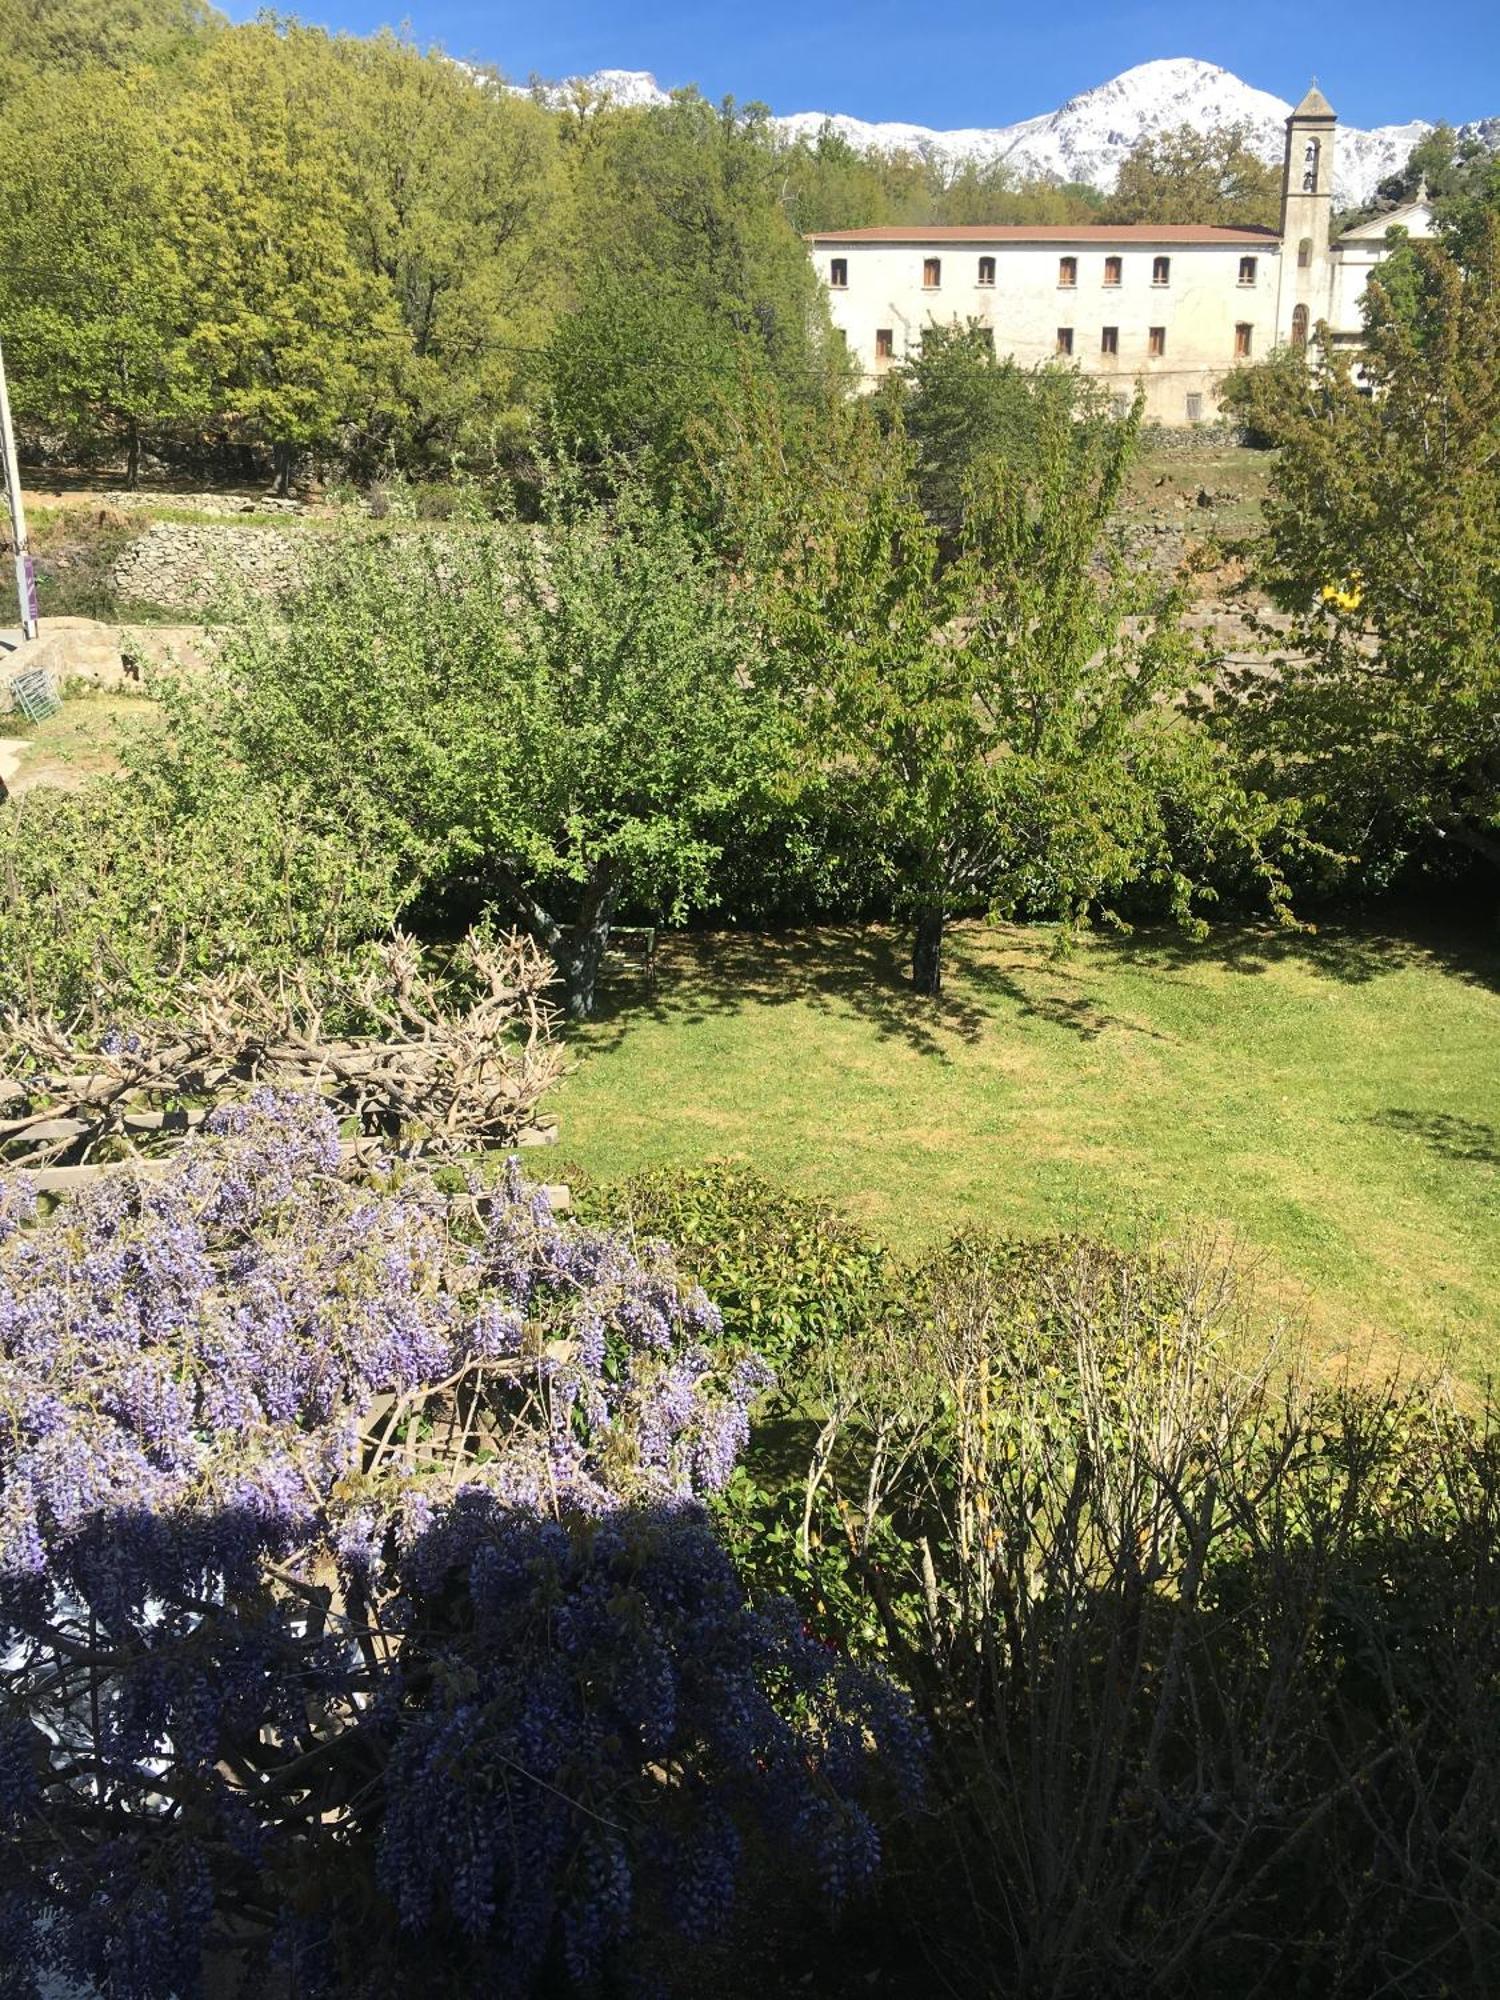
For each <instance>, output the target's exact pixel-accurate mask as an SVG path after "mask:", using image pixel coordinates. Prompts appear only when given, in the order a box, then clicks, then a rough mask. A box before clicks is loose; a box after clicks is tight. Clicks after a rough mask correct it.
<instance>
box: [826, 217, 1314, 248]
mask: <svg viewBox="0 0 1500 2000" xmlns="http://www.w3.org/2000/svg"><path fill="white" fill-rule="evenodd" d="M807 240H808V241H809V242H810V243H912V244H922V243H1118V244H1119V245H1120V247H1121V248H1122V249H1129V248H1130V247H1131V246H1135V247H1137V248H1139V246H1140V245H1142V244H1149V243H1208V244H1213V243H1220V244H1228V243H1242V244H1246V245H1254V244H1259V243H1275V242H1277V241H1278V240H1279V239H1278V236H1277V232H1276V231H1275V230H1274V229H1261V228H1255V227H1251V226H1250V225H1248V224H1246V225H1244V226H1230V225H1228V224H1222V225H1221V224H1218V223H1206V222H1042V223H1033V222H1001V223H968V222H929V223H921V222H918V223H900V224H896V223H881V224H879V225H877V226H876V227H874V228H870V229H815V230H813V231H811V232H810V233H809V235H808V239H807Z"/></svg>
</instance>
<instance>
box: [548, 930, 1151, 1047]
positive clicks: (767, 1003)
mask: <svg viewBox="0 0 1500 2000" xmlns="http://www.w3.org/2000/svg"><path fill="white" fill-rule="evenodd" d="M1002 936H1003V934H1002V933H1000V932H998V931H995V930H991V929H989V928H987V927H980V926H969V927H965V928H961V929H955V930H953V931H951V932H950V934H949V937H948V940H947V943H946V946H945V961H946V968H947V970H946V984H945V990H944V992H943V993H942V994H941V995H940V996H939V998H937V999H936V1000H931V999H928V998H926V997H925V996H923V995H921V994H918V993H915V992H913V990H912V985H911V975H910V967H909V964H908V948H909V947H908V942H907V937H906V934H905V933H904V932H902V931H900V930H894V929H890V928H887V927H884V926H881V927H876V926H860V925H852V924H844V925H830V926H827V927H824V928H821V929H817V930H805V931H787V932H778V933H774V934H766V933H757V934H755V935H744V934H740V933H736V932H729V933H724V932H718V933H713V934H708V935H704V934H691V933H689V934H685V935H680V936H674V937H672V938H670V939H668V940H667V941H666V942H665V945H664V947H663V951H662V959H663V963H662V966H661V969H660V973H659V976H658V979H657V982H656V985H655V987H654V988H649V987H648V985H647V983H646V981H645V980H644V979H643V978H640V977H637V976H636V975H634V974H630V973H621V972H620V971H618V970H617V969H616V968H615V967H614V966H613V965H611V967H610V969H609V975H608V977H607V978H606V980H605V981H604V982H603V983H602V984H601V988H600V994H599V1000H598V1004H597V1007H596V1011H595V1014H594V1018H593V1020H592V1022H591V1023H590V1024H589V1028H588V1030H587V1035H588V1040H589V1041H590V1043H591V1044H592V1045H593V1046H594V1047H596V1048H599V1047H603V1048H613V1047H616V1046H618V1044H619V1043H620V1042H621V1041H622V1040H623V1039H624V1037H625V1035H626V1033H627V1031H628V1030H629V1029H630V1027H631V1026H632V1025H634V1024H636V1023H638V1022H640V1021H642V1020H651V1021H657V1022H662V1023H668V1022H677V1023H681V1024H697V1023H701V1022H703V1021H707V1020H711V1019H713V1018H715V1017H719V1016H727V1015H732V1014H738V1013H740V1012H742V1011H743V1010H744V1009H745V1008H746V1007H752V1006H754V1007H784V1006H788V1005H790V1004H791V1003H792V1002H794V1001H795V1002H800V1003H801V1004H802V1005H803V1006H807V1007H811V1008H812V1009H813V1010H814V1011H816V1012H819V1013H824V1014H843V1015H845V1016H852V1017H853V1018H855V1019H858V1020H861V1021H863V1022H865V1023H866V1024H867V1025H869V1026H870V1027H871V1028H873V1029H874V1031H875V1033H876V1034H877V1036H879V1037H880V1038H881V1039H883V1040H890V1041H900V1042H904V1043H905V1044H906V1045H907V1047H908V1048H910V1049H912V1050H914V1051H915V1052H916V1053H917V1054H919V1055H925V1056H932V1057H935V1058H936V1059H937V1060H939V1061H942V1062H947V1061H951V1060H952V1051H953V1046H954V1044H955V1043H962V1044H965V1045H968V1046H973V1045H974V1044H976V1043H978V1042H979V1041H980V1040H981V1039H982V1038H983V1036H984V1034H985V1032H986V1030H987V1029H990V1028H992V1027H993V1026H994V1025H995V1024H996V1022H997V1021H998V1020H999V1019H1000V1018H1001V1017H1002V1016H1003V1015H1005V1014H1007V1013H1014V1014H1017V1015H1020V1016H1021V1017H1023V1018H1026V1019H1033V1020H1040V1021H1046V1022H1049V1023H1050V1024H1051V1025H1053V1026H1054V1027H1060V1028H1064V1029H1067V1030H1068V1031H1069V1032H1071V1033H1073V1034H1076V1035H1078V1036H1080V1037H1081V1038H1082V1039H1084V1040H1086V1041H1089V1040H1093V1039H1095V1038H1096V1037H1097V1036H1099V1035H1101V1034H1103V1033H1104V1032H1105V1031H1106V1030H1108V1029H1111V1028H1115V1029H1127V1030H1130V1031H1132V1032H1135V1033H1144V1034H1153V1035H1154V1034H1155V1032H1156V1031H1155V1030H1154V1029H1150V1028H1146V1027H1144V1026H1142V1024H1140V1023H1138V1022H1134V1021H1127V1020H1124V1019H1122V1018H1121V1017H1119V1016H1117V1015H1113V1014H1110V1013H1109V1012H1107V1011H1106V1010H1105V1009H1103V1008H1102V1007H1100V1006H1099V1004H1098V1003H1097V1002H1096V1001H1095V1000H1093V999H1092V998H1090V997H1089V996H1088V994H1087V993H1086V992H1084V991H1082V990H1080V991H1079V992H1078V993H1077V994H1075V995H1066V994H1062V993H1058V992H1056V991H1055V990H1048V989H1049V987H1050V988H1055V987H1056V985H1057V983H1058V982H1059V980H1063V979H1069V980H1072V981H1073V982H1075V983H1076V984H1077V985H1078V986H1079V987H1080V989H1081V988H1082V986H1083V983H1084V973H1083V972H1082V971H1079V972H1069V971H1068V970H1067V968H1066V967H1065V965H1062V964H1059V963H1053V964H1045V963H1038V964H1037V965H1034V966H1021V965H1018V964H1015V963H1011V964H1006V963H1001V962H999V960H998V956H997V944H998V942H999V940H1000V939H1001V938H1002ZM1012 957H1014V954H1012Z"/></svg>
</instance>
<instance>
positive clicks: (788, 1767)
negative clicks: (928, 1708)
mask: <svg viewBox="0 0 1500 2000" xmlns="http://www.w3.org/2000/svg"><path fill="white" fill-rule="evenodd" d="M717 1333H718V1323H717V1315H716V1313H715V1311H714V1308H713V1306H712V1305H711V1304H710V1303H709V1301H708V1300H707V1299H706V1298H704V1297H703V1295H702V1294H701V1293H697V1292H694V1291H689V1290H687V1289H686V1288H684V1287H683V1286H682V1285H681V1284H680V1283H679V1281H678V1279H677V1277H676V1274H675V1272H674V1269H673V1266H672V1262H671V1259H670V1256H669V1254H668V1253H667V1252H666V1250H665V1249H664V1248H663V1247H662V1246H659V1245H645V1246H632V1245H631V1244H630V1243H628V1242H626V1241H625V1240H623V1239H622V1238H620V1237H618V1236H615V1235H611V1234H607V1233H601V1232H596V1231H589V1230H586V1229H582V1228H577V1227H573V1226H569V1225H568V1224H567V1223H566V1222H564V1221H562V1220H560V1219H559V1218H558V1217H556V1216H555V1215H554V1214H553V1212H552V1210H551V1207H550V1205H549V1203H548V1201H547V1199H546V1196H545V1195H544V1194H543V1193H542V1192H541V1191H540V1190H536V1189H532V1188H529V1187H528V1186H527V1185H526V1184H525V1183H524V1182H523V1181H522V1180H521V1178H520V1176H519V1173H518V1172H517V1171H516V1170H515V1169H514V1168H513V1167H512V1168H510V1169H508V1170H507V1172H506V1175H505V1177H504V1178H503V1180H502V1181H501V1183H500V1185H499V1186H498V1187H496V1188H495V1189H493V1190H490V1191H485V1190H482V1189H481V1188H479V1187H478V1186H477V1185H473V1186H469V1187H468V1188H466V1189H463V1190H460V1191H458V1192H453V1191H449V1190H445V1189H443V1188H441V1187H439V1186H438V1185H437V1184H436V1182H435V1181H434V1179H433V1178H432V1176H431V1175H430V1174H428V1173H424V1172H417V1171H412V1170H410V1169H409V1168H408V1169H392V1171H391V1172H390V1173H389V1174H388V1175H385V1176H383V1177H382V1176H364V1177H355V1178H351V1177H350V1175H349V1174H348V1173H347V1172H345V1171H341V1169H340V1159H339V1144H338V1132H337V1129H336V1127H335V1125H334V1123H333V1121H332V1119H331V1117H330V1116H329V1114H328V1113H327V1111H326V1110H325V1109H323V1108H322V1107H321V1106H320V1105H319V1104H318V1103H317V1101H316V1100H309V1099H305V1098H295V1097H287V1096H278V1095H275V1094H270V1093H267V1094H264V1095H262V1096H260V1097H258V1098H257V1099H255V1100H254V1101H253V1102H252V1103H251V1104H249V1105H246V1106H240V1107H236V1108H235V1109H233V1110H232V1111H228V1112H225V1113H221V1114H217V1115H216V1117H215V1119H214V1120H213V1121H212V1129H210V1131H209V1132H208V1133H207V1134H206V1136H205V1137H203V1138H202V1139H201V1140H199V1141H197V1142H195V1143H194V1144H192V1145H190V1146H189V1147H187V1148H186V1149H184V1151H183V1152H182V1153H181V1154H180V1155H178V1156H176V1157H175V1158H174V1159H173V1161H172V1162H171V1164H170V1166H169V1167H168V1168H167V1169H166V1171H165V1172H162V1173H159V1174H154V1175H151V1176H149V1177H148V1176H140V1177H137V1176H136V1175H135V1174H134V1173H132V1172H131V1171H129V1170H127V1169H122V1170H121V1171H120V1172H119V1173H118V1174H114V1175H111V1176H109V1177H107V1178H105V1179H103V1180H101V1181H99V1182H97V1183H95V1184H93V1185H92V1186H90V1187H88V1188H87V1189H86V1190H83V1191H80V1192H79V1193H78V1194H76V1195H75V1196H73V1197H72V1198H71V1199H69V1200H68V1201H66V1202H65V1203H64V1204H63V1205H62V1206H61V1207H59V1208H58V1209H57V1210H56V1211H55V1212H54V1213H52V1214H50V1215H46V1216H41V1215H38V1214H37V1213H36V1212H35V1208H34V1204H32V1203H31V1202H29V1201H28V1199H27V1198H26V1196H25V1194H24V1192H23V1191H22V1190H20V1189H18V1188H15V1187H11V1188H6V1187H4V1186H0V1822H3V1824H4V1830H5V1837H6V1839H7V1841H8V1842H9V1844H10V1850H11V1851H12V1852H13V1853H14V1855H15V1856H16V1857H17V1867H16V1869H15V1870H13V1871H12V1873H13V1875H14V1876H15V1878H16V1879H15V1880H13V1881H10V1882H6V1883H4V1884H0V1933H3V1935H4V1937H5V1939H6V1940H7V1942H9V1941H11V1940H14V1939H16V1938H23V1939H25V1940H26V1941H27V1943H26V1947H25V1948H23V1949H12V1950H10V1951H8V1952H7V1953H6V1954H5V1960H6V1970H5V1971H4V1972H0V1994H8V1993H10V1992H12V1991H14V1992H15V1993H17V1994H27V1993H29V1992H31V1991H32V1990H33V1982H34V1980H35V1978H36V1977H38V1976H39V1975H40V1974H41V1973H42V1972H44V1971H45V1970H47V1969H48V1968H49V1967H51V1968H55V1969H57V1970H60V1971H62V1972H63V1973H65V1974H66V1975H67V1976H69V1977H72V1978H75V1979H87V1980H93V1981H95V1982H99V1983H103V1984H107V1987H108V1990H109V1991H110V1992H111V1993H112V1994H116V1995H121V1996H128V1995H136V1994H139V1995H143V1996H144V1995H147V1994H150V1995H152V1996H153V2000H156V1996H161V1995H163V1994H166V1993H176V1994H177V1995H179V1996H181V2000H186V1996H188V1995H190V1994H192V1993H194V1992H196V1991H198V1990H200V1987H201V1981H202V1977H203V1972H204V1966H205V1963H206V1962H207V1960H208V1959H210V1958H211V1956H212V1954H213V1952H214V1951H215V1950H216V1949H218V1950H230V1949H232V1951H233V1952H234V1954H235V1955H237V1957H238V1958H239V1959H240V1960H241V1961H243V1960H245V1959H247V1958H252V1957H254V1956H255V1954H256V1953H257V1952H259V1953H260V1954H261V1955H262V1957H263V1958H264V1959H265V1960H266V1961H267V1962H270V1961H271V1960H273V1959H279V1960H280V1962H282V1963H283V1964H285V1963H286V1961H287V1959H288V1956H289V1955H295V1961H296V1976H297V1979H298V1981H299V1982H300V1990H307V1989H309V1988H310V1986H311V1985H312V1984H313V1983H314V1975H315V1974H316V1973H317V1971H318V1970H319V1969H320V1968H321V1971H322V1973H323V1975H324V1976H325V1977H326V1978H327V1979H328V1981H329V1982H330V1983H331V1984H332V1985H334V1986H336V1987H337V1988H338V1989H339V1990H341V1991H354V1990H356V1985H355V1984H352V1983H351V1979H352V1976H353V1975H352V1974H351V1963H352V1962H353V1961H354V1960H357V1959H358V1957H359V1956H360V1955H361V1954H362V1953H363V1950H364V1948H365V1946H366V1944H367V1942H368V1940H367V1938H366V1937H365V1936H363V1935H362V1936H361V1937H360V1938H359V1939H357V1940H355V1939H350V1938H349V1937H347V1936H345V1935H344V1934H343V1932H342V1931H341V1929H340V1914H339V1913H340V1911H342V1910H345V1909H347V1908H349V1907H358V1908H361V1909H362V1910H365V1911H368V1910H369V1909H370V1908H375V1909H376V1910H384V1911H385V1912H386V1913H387V1916H388V1921H389V1924H390V1931H391V1935H390V1947H391V1950H392V1951H393V1952H395V1953H397V1954H399V1953H400V1952H402V1951H406V1950H418V1951H420V1952H421V1953H423V1954H429V1955H430V1954H444V1953H445V1954H447V1955H448V1957H449V1959H450V1960H451V1961H452V1962H453V1963H454V1964H455V1965H459V1964H461V1963H462V1962H463V1961H464V1957H465V1954H470V1953H481V1954H482V1955H483V1960H484V1962H485V1963H486V1964H494V1965H496V1966H497V1967H498V1966H500V1965H504V1966H505V1967H506V1968H507V1969H508V1976H507V1977H506V1978H505V1979H502V1980H501V1982H500V1983H501V1985H502V1986H504V1989H505V1990H507V1991H518V1992H521V1991H525V1990H527V1989H528V1987H529V1986H530V1985H532V1984H533V1983H536V1982H538V1981H543V1980H546V1981H555V1980H558V1979H561V1980H571V1981H573V1982H574V1983H577V1984H580V1985H588V1984H589V1983H591V1982H593V1981H595V1980H596V1979H597V1978H598V1977H599V1976H600V1975H601V1974H602V1973H603V1971H604V1970H605V1969H606V1967H608V1966H609V1965H610V1964H612V1963H615V1962H617V1961H620V1960H624V1961H625V1962H629V1963H636V1962H638V1961H640V1960H641V1959H642V1957H643V1955H649V1951H650V1947H651V1943H652V1941H653V1940H657V1939H660V1938H661V1937H662V1936H663V1935H664V1934H665V1933H666V1932H667V1931H668V1930H669V1929H673V1928H675V1930H676V1932H677V1933H679V1934H681V1935H683V1936H686V1937H689V1938H692V1937H700V1936H703V1935H705V1934H707V1933H708V1932H709V1931H710V1930H712V1928H713V1927H714V1926H715V1925H716V1924H717V1922H718V1921H719V1919H720V1917H721V1916H722V1914H723V1913H724V1911H725V1910H726V1909H727V1907H728V1905H729V1903H730V1901H731V1900H732V1899H733V1897H734V1896H735V1895H736V1894H737V1893H738V1892H740V1891H742V1889H743V1886H744V1880H745V1876H746V1872H747V1868H748V1860H747V1857H748V1856H749V1855H750V1854H751V1852H752V1851H754V1850H756V1849H759V1851H762V1852H772V1851H774V1852H777V1853H782V1854H792V1853H795V1854H796V1855H797V1856H799V1857H800V1858H801V1860H802V1861H803V1862H804V1863H806V1864H808V1865H809V1866H811V1867H813V1868H815V1869H816V1871H817V1872H818V1874H819V1876H820V1878H821V1879H822V1880H823V1882H824V1883H825V1885H826V1887H827V1889H828V1891H829V1893H830V1895H832V1896H834V1897H835V1898H837V1897H839V1896H842V1895H843V1894H845V1893H847V1891H848V1890H849V1889H850V1888H852V1887H854V1886H856V1885H857V1884H858V1883H859V1882H860V1881H861V1880H863V1879H865V1878H866V1877H867V1876H868V1875H869V1873H870V1872H871V1870H872V1869H873V1867H874V1864H875V1859H876V1855H877V1842H876V1837H875V1828H874V1821H873V1819H872V1817H871V1804H872V1801H873V1800H874V1799H875V1798H877V1797H878V1796H879V1791H880V1788H881V1787H882V1786H885V1785H887V1784H895V1785H899V1786H901V1787H902V1788H904V1789H905V1790H907V1791H909V1790H910V1789H911V1788H912V1787H913V1786H914V1785H915V1784H916V1783H917V1781H918V1771H919V1765H920V1754H919V1745H918V1743H917V1740H916V1736H915V1733H914V1730H913V1726H912V1723H911V1720H910V1717H909V1715H908V1713H907V1711H906V1709H905V1708H904V1706H903V1704H902V1702H901V1701H900V1700H899V1699H898V1698H897V1697H896V1696H895V1694H894V1693H893V1692H892V1691H891V1690H889V1689H888V1688H886V1687H885V1686H884V1685H883V1684H881V1683H879V1682H877V1681H874V1680H872V1679H871V1678H870V1677H868V1676H866V1675H864V1674H862V1673H859V1672H858V1671H856V1670H855V1669H853V1668H852V1667H851V1666H850V1665H849V1664H848V1663H847V1662H846V1661H843V1660H842V1659H840V1658H839V1657H838V1656H836V1655H833V1654H830V1653H829V1652H827V1651H826V1650H825V1649H823V1648H821V1647H818V1646H815V1645H813V1644H811V1643H810V1642H809V1641H808V1640H807V1639H806V1638H805V1637H804V1635H803V1634H802V1632H801V1630H800V1628H799V1626H798V1623H797V1621H796V1619H795V1617H793V1616H791V1615H790V1613H789V1612H788V1613H786V1614H785V1615H784V1614H783V1613H782V1612H781V1611H779V1610H777V1609H776V1608H775V1607H771V1608H769V1609H764V1608H762V1609H755V1608H752V1607H751V1606H750V1605H748V1604H747V1602H746V1599H745V1594H744V1591H743V1588H742V1586H741V1585H740V1582H739V1579H738V1577H737V1575H736V1573H735V1571H734V1568H733V1566H732V1564H731V1563H730V1562H729V1560H728V1558H727V1557H726V1556H725V1554H724V1552H723V1551H722V1549H721V1548H720V1547H719V1546H718V1544H717V1542H716V1541H715V1540H714V1538H713V1535H712V1534H711V1532H710V1530H709V1528H708V1525H707V1522H706V1518H705V1516H704V1514H703V1511H702V1508H701V1504H700V1503H701V1500H702V1498H703V1497H704V1496H705V1495H706V1494H708V1493H710V1492H712V1491H714V1490H716V1489H717V1488H719V1487H720V1486H722V1485H723V1483H724V1482H725V1480H726V1479H727V1478H728V1476H729V1474H730V1472H731V1471H732V1469H733V1466H734V1463H735V1460H736V1458H737V1456H738V1453H739V1451H740V1449H741V1447H742V1445H743V1443H744V1440H745V1437H746V1435H747V1430H748V1424H749V1413H750V1409H751V1407H752V1405H753V1403H754V1400H755V1398H756V1397H757V1395H758V1394H759V1393H760V1391H761V1390H762V1388H764V1386H765V1385H766V1383H767V1381H768V1379H769V1378H768V1375H767V1373H766V1371H765V1370H764V1369H763V1368H761V1367H760V1366H759V1365H758V1364H757V1363H754V1362H751V1361H743V1360H742V1361H737V1362H736V1363H735V1364H734V1365H733V1366H729V1367H726V1366H725V1365H723V1364H722V1363H721V1362H720V1360H719V1358H718V1351H717ZM351 1869H352V1870H354V1871H355V1872H356V1874H357V1875H358V1876H359V1877H360V1879H361V1880H362V1881H363V1882H364V1884H365V1887H364V1889H363V1891H362V1892H361V1893H359V1894H357V1895H354V1896H352V1897H351V1895H350V1893H349V1892H350V1888H351V1883H350V1870H351ZM268 1909H270V1910H271V1911H273V1912H274V1915H273V1916H272V1917H268V1916H267V1911H268ZM369 1921H373V1920H371V1919H366V1920H365V1922H366V1924H367V1923H368V1922H369ZM351 1954H353V1960H351ZM427 1962H429V1963H430V1962H434V1961H433V1960H432V1959H431V1958H430V1957H429V1958H428V1960H427Z"/></svg>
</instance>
